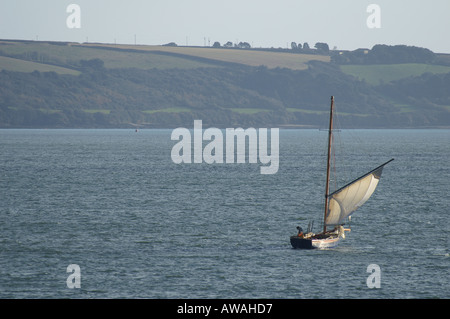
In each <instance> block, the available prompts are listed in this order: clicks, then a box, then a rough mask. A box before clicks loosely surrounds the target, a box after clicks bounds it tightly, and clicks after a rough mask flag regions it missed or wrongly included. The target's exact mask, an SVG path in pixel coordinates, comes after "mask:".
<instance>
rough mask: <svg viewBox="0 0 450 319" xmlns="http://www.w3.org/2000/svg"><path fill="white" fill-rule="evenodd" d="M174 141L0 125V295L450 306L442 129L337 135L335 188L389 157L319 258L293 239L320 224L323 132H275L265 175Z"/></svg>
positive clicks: (150, 135) (159, 133)
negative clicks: (373, 280)
mask: <svg viewBox="0 0 450 319" xmlns="http://www.w3.org/2000/svg"><path fill="white" fill-rule="evenodd" d="M171 132H172V130H140V131H139V132H135V131H134V130H0V298H450V278H449V266H450V257H449V254H450V249H449V238H450V236H449V235H450V225H449V216H450V215H449V214H450V196H449V195H450V193H449V189H450V182H449V180H450V160H449V159H450V131H449V130H343V131H341V132H340V141H342V142H338V143H336V144H337V146H338V149H337V151H336V152H337V153H336V159H337V160H339V159H340V160H341V162H340V163H341V164H340V165H338V166H337V169H336V172H337V174H338V175H337V179H336V180H335V179H333V181H332V184H333V185H334V184H336V185H337V186H338V187H339V186H342V185H344V184H345V183H347V182H349V181H350V180H352V179H354V178H356V177H358V176H360V175H362V174H364V173H366V172H367V171H369V170H371V169H373V168H375V167H376V166H378V165H380V164H382V163H384V162H385V161H387V160H389V159H391V158H395V161H393V162H392V163H390V164H388V165H387V166H386V167H385V169H384V171H383V176H382V178H381V181H380V184H379V186H378V188H377V190H376V191H375V193H374V195H373V196H372V198H371V199H370V200H369V201H368V202H367V203H366V204H365V205H364V206H363V207H361V208H360V209H359V210H358V211H357V212H356V213H355V214H354V215H353V217H352V220H351V223H350V226H351V229H352V230H351V232H350V233H347V237H346V239H345V240H344V241H342V242H341V244H340V246H339V247H338V248H336V249H333V250H325V251H318V250H313V251H307V250H294V249H292V248H291V246H290V243H289V236H290V235H293V234H295V233H296V229H295V227H296V226H297V225H301V226H302V227H303V228H304V229H305V228H306V227H307V225H308V222H309V221H310V220H314V221H315V230H319V228H320V222H321V218H322V214H323V213H322V210H323V200H324V199H323V196H324V195H323V193H324V183H325V165H326V138H327V133H326V132H323V131H319V130H281V131H280V143H279V145H280V152H279V156H280V166H279V171H278V173H276V174H273V175H262V174H260V167H261V165H262V164H260V163H258V164H249V163H244V164H206V163H202V164H174V163H173V162H172V159H171V155H170V154H171V150H172V147H173V145H175V143H176V141H171V139H170V135H171ZM205 144H206V143H205ZM341 172H342V173H341ZM71 264H76V265H78V266H79V267H80V273H81V277H80V283H81V288H73V289H70V288H68V286H67V279H68V277H69V276H71V275H72V273H71V272H67V267H68V266H69V265H71ZM371 264H376V265H378V266H379V267H380V278H379V279H380V281H379V282H380V288H372V289H370V288H369V287H368V285H367V278H368V277H369V276H370V275H371V274H370V273H369V272H367V267H368V266H369V265H371ZM71 282H72V281H71ZM73 282H75V281H73Z"/></svg>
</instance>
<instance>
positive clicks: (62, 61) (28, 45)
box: [0, 40, 330, 73]
mask: <svg viewBox="0 0 450 319" xmlns="http://www.w3.org/2000/svg"><path fill="white" fill-rule="evenodd" d="M0 50H1V51H2V52H3V54H4V55H7V56H9V57H15V58H16V60H17V61H13V60H5V59H6V57H2V58H3V62H2V61H0V68H3V69H7V70H13V71H20V72H32V71H34V70H35V69H36V70H38V71H42V72H46V71H55V72H58V73H68V72H77V71H74V70H72V71H67V70H60V69H53V68H50V70H48V68H46V67H42V65H45V64H46V63H50V64H57V65H64V66H66V65H68V66H73V65H77V64H78V63H79V61H80V60H90V59H95V58H99V59H101V60H103V62H104V66H105V67H106V68H110V69H115V68H138V69H145V70H148V69H153V68H157V69H172V68H177V69H192V68H200V67H218V66H220V65H221V64H220V63H222V62H229V63H238V64H244V65H249V66H260V65H264V66H266V67H268V68H278V67H279V68H288V69H294V70H304V69H306V68H307V67H308V65H307V62H309V61H311V60H318V61H324V62H330V57H329V56H323V55H312V54H293V53H286V52H272V51H260V50H242V49H225V48H210V47H206V48H205V47H168V46H155V45H136V46H135V45H119V44H118V45H114V44H101V43H84V44H78V43H67V44H64V43H62V44H59V45H57V44H55V43H53V44H51V43H47V42H35V41H29V42H13V41H1V40H0ZM30 60H31V61H30ZM21 61H24V62H22V63H24V65H20V64H21ZM37 62H39V63H40V64H41V66H39V65H34V64H37ZM30 70H31V71H30ZM69 70H70V69H69Z"/></svg>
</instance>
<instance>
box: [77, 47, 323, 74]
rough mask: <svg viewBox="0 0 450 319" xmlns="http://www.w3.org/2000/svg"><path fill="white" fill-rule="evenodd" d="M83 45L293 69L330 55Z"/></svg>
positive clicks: (301, 68) (303, 67)
mask: <svg viewBox="0 0 450 319" xmlns="http://www.w3.org/2000/svg"><path fill="white" fill-rule="evenodd" d="M84 46H103V47H107V48H120V49H133V50H140V51H145V52H163V53H172V54H179V55H186V56H192V57H198V58H205V59H210V60H216V61H220V62H230V63H239V64H245V65H249V66H261V65H264V66H266V67H268V68H288V69H293V70H304V69H307V68H308V66H307V64H306V63H307V62H309V61H312V60H317V61H323V62H330V57H329V56H325V55H316V54H294V53H287V52H273V51H260V50H242V49H225V48H209V47H206V48H205V47H171V46H155V45H138V46H132V45H112V44H110V45H107V44H93V45H88V44H84Z"/></svg>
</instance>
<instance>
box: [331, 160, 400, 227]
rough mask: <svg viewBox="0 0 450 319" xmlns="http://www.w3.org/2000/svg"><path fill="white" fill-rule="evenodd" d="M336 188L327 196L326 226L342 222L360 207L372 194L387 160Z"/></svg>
mask: <svg viewBox="0 0 450 319" xmlns="http://www.w3.org/2000/svg"><path fill="white" fill-rule="evenodd" d="M393 160H394V159H391V160H390V161H387V162H386V163H384V164H382V165H380V166H378V167H377V168H375V169H374V170H372V171H370V172H368V173H367V174H365V175H363V176H361V177H360V178H358V179H356V180H354V181H353V182H351V183H349V184H347V185H345V186H344V187H342V188H340V189H338V190H337V191H335V192H334V193H331V194H330V195H329V196H328V200H329V203H328V212H327V216H326V219H325V224H326V225H327V226H334V225H340V224H343V222H344V220H345V219H346V218H347V217H348V216H350V215H351V214H352V213H353V212H354V211H355V210H356V209H358V208H359V207H361V206H362V205H363V204H364V203H365V202H366V201H367V200H368V199H369V198H370V196H371V195H372V194H373V192H374V191H375V188H376V187H377V185H378V182H379V180H380V178H381V172H382V171H383V167H384V166H385V165H386V164H388V163H389V162H391V161H393Z"/></svg>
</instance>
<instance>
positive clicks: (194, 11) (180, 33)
mask: <svg viewBox="0 0 450 319" xmlns="http://www.w3.org/2000/svg"><path fill="white" fill-rule="evenodd" d="M69 4H78V5H79V7H80V9H81V14H80V22H81V25H80V26H81V27H80V28H73V29H71V28H68V26H67V24H66V20H67V18H68V17H69V15H70V13H67V12H66V8H67V6H68V5H69ZM370 4H377V5H378V6H379V8H380V28H369V27H368V26H367V18H368V17H369V16H370V15H371V14H372V12H370V13H368V12H367V7H368V6H369V5H370ZM449 15H450V0H428V1H425V0H408V1H407V0H368V1H367V0H147V1H144V0H128V1H118V0H70V1H65V0H1V2H0V38H2V39H26V40H36V39H38V40H43V41H45V40H52V41H75V42H85V41H87V40H88V41H89V42H105V43H114V42H116V43H126V44H133V43H134V41H135V36H136V42H137V44H165V43H168V42H176V43H177V44H178V45H186V44H188V45H199V46H203V45H204V44H205V43H206V44H207V45H208V44H211V45H212V44H213V43H214V42H215V41H219V42H220V43H221V44H224V43H226V42H227V41H231V42H233V43H234V42H240V41H242V42H248V43H250V44H251V45H252V46H253V47H283V48H285V47H287V46H290V43H291V42H292V41H294V42H297V43H304V42H308V43H309V45H310V46H311V47H312V46H314V44H315V43H316V42H326V43H328V45H329V46H330V48H333V47H337V48H338V49H343V50H354V49H357V48H371V47H372V46H373V45H375V44H389V45H394V44H406V45H414V46H420V47H426V48H429V49H431V50H432V51H434V52H440V53H450V40H449V35H448V34H449V32H450V17H449Z"/></svg>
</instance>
